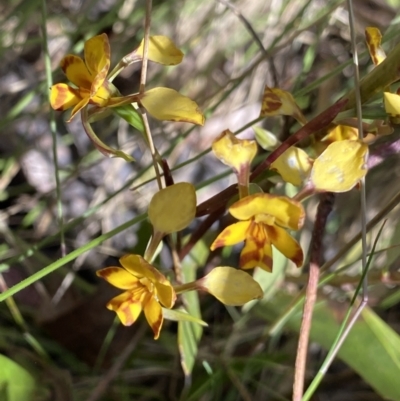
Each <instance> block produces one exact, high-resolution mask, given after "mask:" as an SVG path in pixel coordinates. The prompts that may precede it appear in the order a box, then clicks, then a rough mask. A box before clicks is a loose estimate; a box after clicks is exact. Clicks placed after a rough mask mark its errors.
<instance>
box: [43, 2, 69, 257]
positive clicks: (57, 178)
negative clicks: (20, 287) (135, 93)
mask: <svg viewBox="0 0 400 401" xmlns="http://www.w3.org/2000/svg"><path fill="white" fill-rule="evenodd" d="M46 20H47V8H46V1H45V0H42V37H43V39H42V48H43V53H44V65H45V71H46V85H47V88H48V89H47V100H48V103H49V104H50V88H51V87H52V86H53V76H52V71H51V60H50V53H49V48H48V45H47V43H48V39H47V25H46ZM49 113H50V119H49V125H50V131H51V137H52V141H53V146H52V151H53V160H54V176H55V181H56V197H57V219H58V225H59V227H60V248H61V255H62V256H65V253H66V247H65V235H64V217H63V206H62V201H61V184H60V174H59V170H58V152H57V126H56V120H55V115H54V110H53V109H52V108H51V107H50V111H49Z"/></svg>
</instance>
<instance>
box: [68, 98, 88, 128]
mask: <svg viewBox="0 0 400 401" xmlns="http://www.w3.org/2000/svg"><path fill="white" fill-rule="evenodd" d="M88 103H89V98H88V97H85V98H83V99H82V100H81V101H80V102H79V103H78V104H77V105H76V106H75V107H74V108H73V109H72V111H71V116H70V117H69V120H67V122H70V121H71V120H72V119H73V118H74V117H75V116H76V114H77V113H78V112H79V111H81V110H82V109H83V108H84V107H85V106H87V105H88Z"/></svg>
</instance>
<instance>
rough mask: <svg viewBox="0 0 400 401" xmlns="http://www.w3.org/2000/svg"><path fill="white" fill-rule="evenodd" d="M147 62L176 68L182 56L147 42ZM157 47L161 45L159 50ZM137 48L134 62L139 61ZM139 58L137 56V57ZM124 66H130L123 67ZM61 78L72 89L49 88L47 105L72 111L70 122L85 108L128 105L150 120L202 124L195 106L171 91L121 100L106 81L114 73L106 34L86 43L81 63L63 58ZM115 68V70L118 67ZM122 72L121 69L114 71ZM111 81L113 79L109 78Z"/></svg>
mask: <svg viewBox="0 0 400 401" xmlns="http://www.w3.org/2000/svg"><path fill="white" fill-rule="evenodd" d="M150 39H151V40H150V49H149V50H150V52H149V60H154V61H155V62H158V63H160V62H163V63H164V64H177V63H179V62H180V60H181V59H182V56H183V55H182V53H181V52H180V53H181V54H178V53H177V52H178V51H179V50H178V49H176V48H175V47H174V46H172V42H171V41H170V40H169V39H168V38H165V37H161V36H156V37H151V38H150ZM156 45H158V46H161V45H164V46H165V47H166V48H165V49H160V48H158V47H157V46H156ZM141 47H142V45H140V46H139V48H138V51H139V53H138V52H137V51H136V52H134V54H136V59H135V61H140V60H141V56H140V51H142V52H143V50H140V49H141ZM138 54H139V55H138ZM126 65H129V63H128V64H126ZM60 67H61V69H62V70H63V71H64V74H65V75H66V76H67V78H68V79H69V80H70V81H71V82H72V84H73V85H74V86H75V87H72V86H70V85H67V84H56V85H53V86H52V87H51V93H50V104H51V106H52V107H53V109H55V110H67V109H69V108H71V107H73V109H72V112H71V117H70V119H69V120H68V121H71V120H72V118H73V117H74V116H75V115H76V114H77V113H78V112H79V111H80V110H82V109H83V108H84V107H85V106H87V105H88V104H92V105H95V106H97V107H117V106H122V105H124V104H129V103H140V104H141V105H142V106H143V107H144V108H145V109H146V110H147V111H148V112H149V114H151V115H152V116H153V117H155V118H157V119H159V120H168V121H185V122H190V123H193V124H199V125H203V124H204V116H203V114H202V113H201V111H200V110H199V108H198V105H197V104H196V103H195V102H194V101H193V100H191V99H189V98H188V97H186V96H183V95H181V94H180V93H178V92H177V91H175V90H173V89H170V88H153V89H150V90H148V91H145V92H144V93H143V94H142V95H139V93H135V94H132V95H128V96H121V94H120V93H119V91H118V89H117V88H116V87H115V86H114V85H113V84H112V83H111V81H110V80H109V79H107V77H109V78H110V77H115V75H116V72H115V71H114V70H113V71H111V72H110V74H109V69H110V43H109V41H108V37H107V35H106V34H104V33H103V34H101V35H98V36H95V37H93V38H91V39H89V40H87V41H86V42H85V47H84V60H82V59H81V58H80V57H78V56H75V55H73V54H68V55H67V56H65V57H64V58H63V59H62V60H61V63H60ZM117 67H118V66H117ZM117 71H121V68H119V67H118V68H117ZM110 79H112V78H110Z"/></svg>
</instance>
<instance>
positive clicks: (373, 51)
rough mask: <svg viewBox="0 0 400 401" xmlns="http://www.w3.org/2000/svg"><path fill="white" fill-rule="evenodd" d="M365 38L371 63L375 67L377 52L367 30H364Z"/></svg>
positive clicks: (377, 62)
mask: <svg viewBox="0 0 400 401" xmlns="http://www.w3.org/2000/svg"><path fill="white" fill-rule="evenodd" d="M365 38H366V40H367V45H368V48H369V53H370V56H371V58H372V61H373V63H374V64H375V65H377V64H379V60H378V57H376V53H377V51H378V50H377V47H376V46H375V44H374V43H373V42H374V40H373V38H372V36H371V35H370V34H369V32H368V30H367V29H366V30H365Z"/></svg>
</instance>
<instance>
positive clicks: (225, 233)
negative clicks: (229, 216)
mask: <svg viewBox="0 0 400 401" xmlns="http://www.w3.org/2000/svg"><path fill="white" fill-rule="evenodd" d="M231 233H232V230H231V229H229V227H227V228H225V230H224V231H223V233H221V234H220V235H219V236H218V237H217V239H216V240H215V241H214V242H213V243H212V244H211V246H210V249H211V250H212V251H214V250H215V249H217V248H221V247H222V246H225V244H226V238H227V237H229V236H230V235H231Z"/></svg>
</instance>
